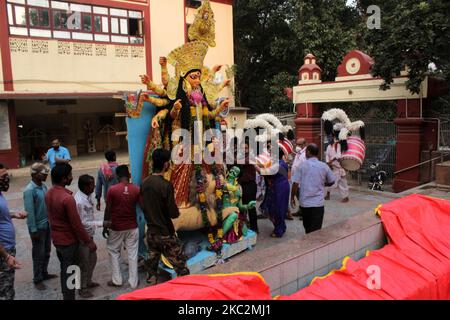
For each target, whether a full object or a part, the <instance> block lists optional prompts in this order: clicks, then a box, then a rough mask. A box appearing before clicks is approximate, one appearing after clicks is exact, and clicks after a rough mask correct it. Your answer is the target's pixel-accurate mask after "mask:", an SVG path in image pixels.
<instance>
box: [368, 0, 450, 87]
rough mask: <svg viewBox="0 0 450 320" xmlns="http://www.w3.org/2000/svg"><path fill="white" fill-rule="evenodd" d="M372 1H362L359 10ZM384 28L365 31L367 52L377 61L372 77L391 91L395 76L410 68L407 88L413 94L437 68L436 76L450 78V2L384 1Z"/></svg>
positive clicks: (443, 0) (431, 0) (434, 0)
mask: <svg viewBox="0 0 450 320" xmlns="http://www.w3.org/2000/svg"><path fill="white" fill-rule="evenodd" d="M369 2H370V1H367V0H365V1H362V0H361V1H359V3H360V7H364V6H365V5H369ZM363 3H365V5H364V4H363ZM378 5H379V6H380V8H381V29H379V30H368V29H367V30H365V36H364V38H365V43H366V44H367V48H366V50H367V52H368V53H369V55H371V56H372V57H373V58H374V60H375V65H374V68H373V75H374V76H380V77H382V78H383V79H384V80H385V82H386V83H385V85H384V86H383V88H384V89H387V88H389V85H390V84H391V83H392V81H393V77H395V76H398V75H399V74H400V71H401V70H403V69H404V68H405V66H407V67H408V69H409V80H408V82H407V87H408V89H409V90H411V91H412V92H414V93H418V92H419V91H420V85H421V83H422V81H423V80H424V79H425V77H426V76H427V75H428V74H430V69H429V66H430V64H433V65H434V66H435V67H436V70H435V71H436V72H435V75H436V74H437V75H440V76H442V77H445V78H446V79H447V80H449V79H450V2H449V1H446V0H429V1H423V0H398V1H392V0H384V1H379V4H378Z"/></svg>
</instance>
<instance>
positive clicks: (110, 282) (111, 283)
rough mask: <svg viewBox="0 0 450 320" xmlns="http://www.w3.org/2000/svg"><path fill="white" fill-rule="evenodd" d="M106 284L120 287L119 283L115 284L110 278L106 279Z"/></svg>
mask: <svg viewBox="0 0 450 320" xmlns="http://www.w3.org/2000/svg"><path fill="white" fill-rule="evenodd" d="M107 285H108V286H109V287H117V288H118V287H121V286H122V285H121V284H120V285H119V284H115V283H114V282H112V280H110V281H108V283H107Z"/></svg>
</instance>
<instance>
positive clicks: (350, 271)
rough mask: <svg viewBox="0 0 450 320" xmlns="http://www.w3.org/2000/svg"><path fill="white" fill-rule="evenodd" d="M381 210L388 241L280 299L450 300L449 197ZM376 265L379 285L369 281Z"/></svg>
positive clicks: (415, 198) (418, 198) (414, 199)
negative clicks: (383, 245) (379, 247)
mask: <svg viewBox="0 0 450 320" xmlns="http://www.w3.org/2000/svg"><path fill="white" fill-rule="evenodd" d="M378 213H379V214H380V216H381V220H382V222H383V225H384V228H385V230H386V233H387V236H388V238H389V243H390V244H389V245H386V246H385V247H384V248H382V249H380V250H375V251H372V252H370V254H369V255H368V256H367V257H365V258H363V259H361V260H359V261H357V262H355V261H353V260H351V259H348V260H346V261H345V262H344V266H343V268H342V269H341V270H338V271H334V272H332V273H330V274H329V275H328V276H326V277H322V278H316V279H314V280H313V282H312V284H311V285H310V286H309V287H306V288H304V289H302V290H300V291H298V292H296V293H294V294H292V295H290V296H287V297H279V298H278V299H281V300H303V299H331V300H339V299H356V300H374V299H396V300H400V299H403V300H404V299H450V201H447V200H442V199H435V198H430V197H426V196H422V195H412V196H408V197H405V198H402V199H399V200H395V201H392V202H390V203H388V204H384V205H382V206H381V207H379V208H378ZM373 266H375V267H377V268H378V270H379V275H380V277H379V280H380V281H379V288H373V286H371V285H370V284H369V285H368V280H370V279H371V275H372V272H369V270H370V268H369V267H373Z"/></svg>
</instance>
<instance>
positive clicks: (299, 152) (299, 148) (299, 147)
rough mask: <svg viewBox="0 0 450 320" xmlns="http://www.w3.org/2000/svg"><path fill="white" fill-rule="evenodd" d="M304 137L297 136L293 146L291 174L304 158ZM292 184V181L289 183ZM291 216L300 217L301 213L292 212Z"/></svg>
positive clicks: (296, 169) (298, 167)
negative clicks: (293, 155) (293, 154)
mask: <svg viewBox="0 0 450 320" xmlns="http://www.w3.org/2000/svg"><path fill="white" fill-rule="evenodd" d="M306 146H307V144H306V139H305V138H299V139H297V141H296V147H295V157H294V162H293V163H292V168H291V172H292V176H293V175H294V174H295V172H296V171H298V170H299V169H300V165H301V164H302V163H303V162H304V161H305V160H306ZM291 184H292V183H291ZM291 198H292V188H291ZM292 215H293V216H296V217H300V219H302V214H301V212H300V209H299V211H297V212H294V213H292Z"/></svg>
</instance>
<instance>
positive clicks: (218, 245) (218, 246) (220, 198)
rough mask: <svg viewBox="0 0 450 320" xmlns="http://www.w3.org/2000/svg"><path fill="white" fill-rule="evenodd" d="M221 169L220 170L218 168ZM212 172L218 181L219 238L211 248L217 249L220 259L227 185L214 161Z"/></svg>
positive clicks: (217, 212)
mask: <svg viewBox="0 0 450 320" xmlns="http://www.w3.org/2000/svg"><path fill="white" fill-rule="evenodd" d="M217 169H219V170H217ZM211 172H212V174H213V175H214V178H215V182H216V188H215V196H216V214H217V227H218V229H217V240H216V241H215V242H214V244H212V245H211V248H212V249H213V250H214V251H216V252H217V253H218V254H219V260H221V258H222V255H221V250H222V245H223V229H222V224H223V216H222V210H223V190H224V188H225V185H223V184H222V182H221V181H220V175H221V173H222V172H221V170H220V168H217V167H216V164H215V163H214V164H213V165H212V170H211Z"/></svg>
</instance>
